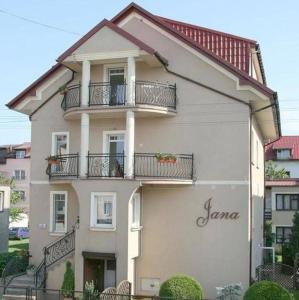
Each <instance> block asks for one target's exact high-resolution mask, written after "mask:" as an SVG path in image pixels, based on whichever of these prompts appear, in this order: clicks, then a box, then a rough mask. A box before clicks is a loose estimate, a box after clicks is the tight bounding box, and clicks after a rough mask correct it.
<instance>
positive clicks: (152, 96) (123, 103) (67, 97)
mask: <svg viewBox="0 0 299 300" xmlns="http://www.w3.org/2000/svg"><path fill="white" fill-rule="evenodd" d="M134 90H135V102H134V103H129V102H128V101H127V95H128V88H127V84H126V83H123V84H112V83H110V82H91V83H90V84H89V101H88V105H87V106H86V105H82V101H81V85H80V84H76V85H72V86H67V87H66V88H65V89H64V90H63V91H62V93H63V94H64V97H63V100H62V102H61V107H62V109H63V110H64V111H65V115H64V117H65V118H66V119H76V118H79V116H80V113H81V112H83V111H84V112H88V113H89V114H90V115H91V116H92V115H104V116H106V117H107V116H108V117H109V116H111V117H115V116H116V115H115V114H116V113H118V114H119V115H125V112H126V111H127V110H128V109H130V110H133V111H135V112H136V113H138V114H139V115H140V116H152V115H153V114H155V115H156V114H160V115H175V113H176V85H171V84H163V83H158V82H150V81H136V82H135V88H134Z"/></svg>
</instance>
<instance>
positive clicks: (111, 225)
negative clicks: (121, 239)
mask: <svg viewBox="0 0 299 300" xmlns="http://www.w3.org/2000/svg"><path fill="white" fill-rule="evenodd" d="M115 220H116V194H115V193H97V192H95V193H91V206H90V227H92V228H99V229H107V230H109V229H110V230H113V229H115V227H116V221H115Z"/></svg>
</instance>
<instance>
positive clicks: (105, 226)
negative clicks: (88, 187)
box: [90, 192, 116, 231]
mask: <svg viewBox="0 0 299 300" xmlns="http://www.w3.org/2000/svg"><path fill="white" fill-rule="evenodd" d="M95 196H112V224H111V225H109V224H100V225H99V224H97V223H96V212H97V210H96V201H95ZM90 229H91V230H98V231H115V230H116V193H115V192H92V193H91V197H90Z"/></svg>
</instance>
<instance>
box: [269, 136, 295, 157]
mask: <svg viewBox="0 0 299 300" xmlns="http://www.w3.org/2000/svg"><path fill="white" fill-rule="evenodd" d="M277 149H291V158H290V159H291V160H296V159H299V136H281V137H280V138H279V139H277V140H275V141H273V142H271V143H269V144H267V145H266V146H265V159H266V160H275V159H276V151H275V150H277Z"/></svg>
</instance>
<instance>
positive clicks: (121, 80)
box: [108, 68, 125, 106]
mask: <svg viewBox="0 0 299 300" xmlns="http://www.w3.org/2000/svg"><path fill="white" fill-rule="evenodd" d="M108 78H109V82H110V99H109V105H113V106H114V105H123V104H125V70H124V68H113V69H108Z"/></svg>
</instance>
